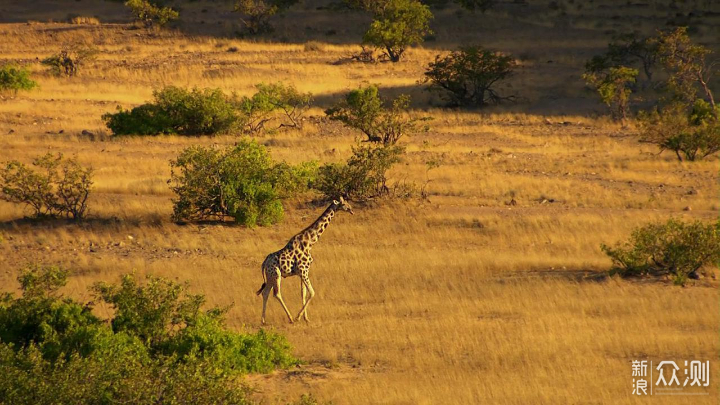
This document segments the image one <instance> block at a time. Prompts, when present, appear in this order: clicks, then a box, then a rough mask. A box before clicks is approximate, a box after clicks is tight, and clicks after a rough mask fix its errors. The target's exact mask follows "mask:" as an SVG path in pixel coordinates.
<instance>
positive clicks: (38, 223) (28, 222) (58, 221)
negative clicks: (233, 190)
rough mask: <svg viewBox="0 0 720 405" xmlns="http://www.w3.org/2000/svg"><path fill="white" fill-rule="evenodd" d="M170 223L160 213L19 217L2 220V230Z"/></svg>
mask: <svg viewBox="0 0 720 405" xmlns="http://www.w3.org/2000/svg"><path fill="white" fill-rule="evenodd" d="M166 223H170V222H169V220H168V219H166V218H164V216H160V215H153V214H149V215H144V216H141V217H137V218H118V217H115V216H112V217H94V216H90V217H88V218H85V219H83V220H82V221H75V220H72V219H65V218H28V217H25V218H18V219H12V220H8V221H2V222H0V232H7V233H17V232H24V233H26V232H30V233H32V232H33V231H38V230H57V229H68V228H79V229H85V230H113V231H120V230H123V229H127V228H135V227H139V226H141V225H142V226H154V227H157V226H161V225H163V224H166Z"/></svg>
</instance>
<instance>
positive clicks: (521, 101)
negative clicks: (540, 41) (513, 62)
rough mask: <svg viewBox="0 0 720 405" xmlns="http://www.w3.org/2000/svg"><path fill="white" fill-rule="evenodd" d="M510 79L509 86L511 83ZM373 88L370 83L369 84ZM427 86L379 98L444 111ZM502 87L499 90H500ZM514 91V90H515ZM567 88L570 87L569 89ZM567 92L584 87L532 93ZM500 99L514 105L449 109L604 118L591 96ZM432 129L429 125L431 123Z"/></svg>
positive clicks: (385, 92) (321, 103)
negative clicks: (401, 99)
mask: <svg viewBox="0 0 720 405" xmlns="http://www.w3.org/2000/svg"><path fill="white" fill-rule="evenodd" d="M512 81H513V79H510V80H509V82H511V83H512ZM368 84H372V83H368ZM428 86H429V85H428V84H421V83H418V84H414V85H408V86H393V87H386V86H380V87H379V88H380V96H381V97H383V98H384V99H386V100H391V99H394V98H396V97H398V96H399V95H401V94H407V95H409V96H410V97H411V103H410V107H411V108H413V109H416V110H428V109H434V108H445V109H447V108H448V107H447V102H446V101H445V100H443V99H442V97H441V92H438V91H434V90H433V91H429V90H428ZM500 87H502V86H500ZM514 87H515V86H514ZM568 87H570V88H569V89H568ZM350 90H352V89H348V90H346V91H342V92H335V93H324V94H318V95H314V96H313V105H314V106H316V107H320V108H323V109H327V108H330V107H332V106H334V105H335V104H337V103H338V102H340V101H342V100H343V98H344V97H345V95H346V94H347V92H349V91H350ZM568 90H572V91H577V92H581V91H582V90H583V83H582V82H578V83H574V84H569V83H567V82H563V83H557V84H550V83H546V84H545V86H544V88H541V89H538V88H534V89H533V93H540V94H562V93H566V92H568ZM501 94H502V95H515V96H516V97H517V100H516V101H505V102H503V103H501V104H497V105H488V106H486V107H482V108H478V107H452V108H450V109H451V110H452V111H458V112H466V113H476V114H495V113H523V114H531V115H540V116H555V115H606V114H608V111H607V108H606V107H605V106H604V105H603V104H601V103H600V101H599V100H598V99H597V97H594V94H588V97H578V96H575V97H568V96H564V97H562V96H541V97H538V98H534V99H530V98H528V97H525V96H523V94H522V93H519V94H514V93H512V89H507V90H505V91H504V92H501ZM431 125H432V123H431Z"/></svg>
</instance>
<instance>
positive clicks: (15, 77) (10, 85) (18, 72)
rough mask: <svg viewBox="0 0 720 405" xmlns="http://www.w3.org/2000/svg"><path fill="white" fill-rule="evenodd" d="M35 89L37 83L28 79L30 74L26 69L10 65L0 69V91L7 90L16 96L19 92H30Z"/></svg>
mask: <svg viewBox="0 0 720 405" xmlns="http://www.w3.org/2000/svg"><path fill="white" fill-rule="evenodd" d="M35 87H37V82H35V81H34V80H32V79H31V78H30V72H29V71H28V70H27V69H26V68H22V67H18V66H15V65H11V64H6V65H3V66H2V67H1V68H0V91H8V90H9V91H12V92H14V93H15V94H17V92H18V91H20V90H32V89H34V88H35Z"/></svg>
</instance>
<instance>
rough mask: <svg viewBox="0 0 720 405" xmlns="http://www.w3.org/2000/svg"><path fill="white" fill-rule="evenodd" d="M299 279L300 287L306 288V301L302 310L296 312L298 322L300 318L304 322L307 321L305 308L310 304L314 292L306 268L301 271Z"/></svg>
mask: <svg viewBox="0 0 720 405" xmlns="http://www.w3.org/2000/svg"><path fill="white" fill-rule="evenodd" d="M301 270H302V271H301V273H300V277H301V280H302V285H303V286H305V288H307V295H308V297H307V301H305V303H303V306H302V308H301V309H300V312H298V316H297V318H296V319H297V320H298V321H299V320H300V318H301V317H303V316H304V317H305V321H308V319H307V313H306V311H307V307H308V305H309V304H310V300H311V299H312V298H313V297H314V296H315V290H313V287H312V284H311V283H310V278H308V268H307V267H305V268H303V269H301Z"/></svg>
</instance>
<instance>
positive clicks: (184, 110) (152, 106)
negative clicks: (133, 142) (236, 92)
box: [102, 86, 245, 135]
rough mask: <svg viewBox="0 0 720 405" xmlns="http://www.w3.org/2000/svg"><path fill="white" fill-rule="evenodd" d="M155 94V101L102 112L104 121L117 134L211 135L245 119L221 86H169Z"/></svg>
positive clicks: (228, 129) (234, 101)
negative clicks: (131, 107)
mask: <svg viewBox="0 0 720 405" xmlns="http://www.w3.org/2000/svg"><path fill="white" fill-rule="evenodd" d="M153 95H154V99H155V100H154V102H153V103H148V104H143V105H141V106H138V107H135V108H133V109H132V110H129V111H128V110H123V109H122V108H120V107H118V112H117V113H115V114H111V113H107V114H105V115H103V117H102V118H103V120H104V121H105V124H106V125H107V127H108V128H109V129H110V130H111V131H112V132H113V134H115V135H160V134H181V135H212V134H218V133H225V132H229V131H231V130H232V129H235V128H237V127H239V126H240V125H242V123H243V121H244V119H245V118H244V116H243V115H242V114H241V113H239V112H238V111H237V108H236V103H237V101H236V100H235V98H234V96H233V97H229V96H226V95H225V94H223V92H222V91H221V90H220V89H210V88H206V89H202V90H201V89H197V88H194V89H192V90H186V89H183V88H179V87H174V86H168V87H165V88H164V89H162V90H160V91H155V92H154V93H153Z"/></svg>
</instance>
